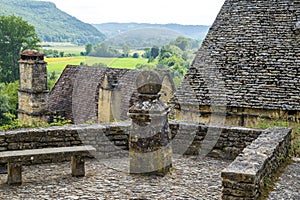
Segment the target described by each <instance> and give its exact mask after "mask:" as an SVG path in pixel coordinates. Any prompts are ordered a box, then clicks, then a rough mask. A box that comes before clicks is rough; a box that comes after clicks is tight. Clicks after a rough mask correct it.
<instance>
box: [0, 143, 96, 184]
mask: <svg viewBox="0 0 300 200" xmlns="http://www.w3.org/2000/svg"><path fill="white" fill-rule="evenodd" d="M95 151H96V149H95V148H94V147H92V146H73V147H58V148H43V149H29V150H17V151H3V152H0V162H1V163H7V173H8V176H7V183H8V184H9V185H21V184H22V165H24V164H25V163H30V162H31V161H33V160H41V161H42V160H50V161H55V160H57V158H65V157H72V159H71V162H72V166H71V168H72V176H75V177H81V176H84V175H85V168H84V157H87V156H89V155H91V154H93V153H95Z"/></svg>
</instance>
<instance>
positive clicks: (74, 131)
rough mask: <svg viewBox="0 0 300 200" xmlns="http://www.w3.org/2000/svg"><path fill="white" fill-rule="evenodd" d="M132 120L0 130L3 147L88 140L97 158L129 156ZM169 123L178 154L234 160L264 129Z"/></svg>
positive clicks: (50, 144) (65, 143)
mask: <svg viewBox="0 0 300 200" xmlns="http://www.w3.org/2000/svg"><path fill="white" fill-rule="evenodd" d="M130 124H131V123H130V122H119V123H107V124H97V125H77V126H75V125H72V126H63V127H49V128H33V129H21V130H14V131H7V132H0V151H9V150H21V149H36V148H47V147H64V146H74V145H81V144H85V145H88V144H89V145H93V146H94V147H95V148H96V149H97V152H98V153H97V155H96V156H97V157H98V158H120V157H124V156H128V137H129V130H130ZM169 127H170V132H171V134H172V138H173V140H172V146H173V152H174V153H175V154H185V155H198V154H199V152H200V153H202V154H203V152H204V153H205V151H206V150H207V151H209V154H208V155H209V156H212V157H217V158H225V159H232V160H233V159H234V158H235V157H236V156H237V155H238V154H239V153H241V152H242V150H243V149H244V148H245V147H246V146H247V145H249V144H250V143H251V142H252V141H253V140H255V139H256V138H257V137H258V136H259V135H260V134H261V133H262V130H257V129H247V128H236V127H221V126H206V125H203V124H199V123H189V122H180V121H170V123H169ZM207 133H208V134H207ZM208 144H209V145H208ZM211 145H212V146H211ZM210 146H211V147H213V148H210ZM200 147H201V151H200ZM207 153H208V152H207ZM205 155H206V154H205Z"/></svg>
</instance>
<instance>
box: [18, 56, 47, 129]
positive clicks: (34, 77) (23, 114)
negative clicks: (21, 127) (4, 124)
mask: <svg viewBox="0 0 300 200" xmlns="http://www.w3.org/2000/svg"><path fill="white" fill-rule="evenodd" d="M19 64H20V67H19V68H20V89H19V91H18V97H19V98H18V99H19V107H18V112H19V115H18V119H19V121H20V122H21V123H29V124H32V123H34V122H38V121H42V122H47V118H46V117H45V116H46V115H45V114H46V112H47V99H48V93H49V91H48V85H47V69H46V65H47V63H46V62H45V61H44V55H43V54H41V53H38V52H36V51H33V50H25V51H23V52H22V53H21V59H20V61H19Z"/></svg>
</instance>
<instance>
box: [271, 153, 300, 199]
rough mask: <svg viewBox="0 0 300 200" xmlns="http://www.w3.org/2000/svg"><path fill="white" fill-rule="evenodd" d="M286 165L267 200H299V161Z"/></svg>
mask: <svg viewBox="0 0 300 200" xmlns="http://www.w3.org/2000/svg"><path fill="white" fill-rule="evenodd" d="M294 160H295V162H294V163H293V164H291V165H288V166H287V167H286V168H285V170H284V172H283V173H282V174H281V176H280V177H279V180H278V181H277V183H275V187H274V190H273V191H272V192H271V193H270V194H269V197H268V200H299V199H300V159H299V158H298V159H294Z"/></svg>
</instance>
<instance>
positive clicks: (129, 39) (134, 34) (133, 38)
mask: <svg viewBox="0 0 300 200" xmlns="http://www.w3.org/2000/svg"><path fill="white" fill-rule="evenodd" d="M181 35H182V34H180V33H179V32H175V31H173V30H170V29H165V28H141V29H136V30H130V31H127V32H125V33H120V34H118V35H114V36H113V37H110V38H108V39H107V40H105V43H107V44H108V45H111V46H117V47H120V46H129V47H133V48H143V47H152V46H154V45H156V46H163V45H166V44H169V43H170V42H171V41H172V40H175V39H176V38H177V37H178V36H181Z"/></svg>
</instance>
